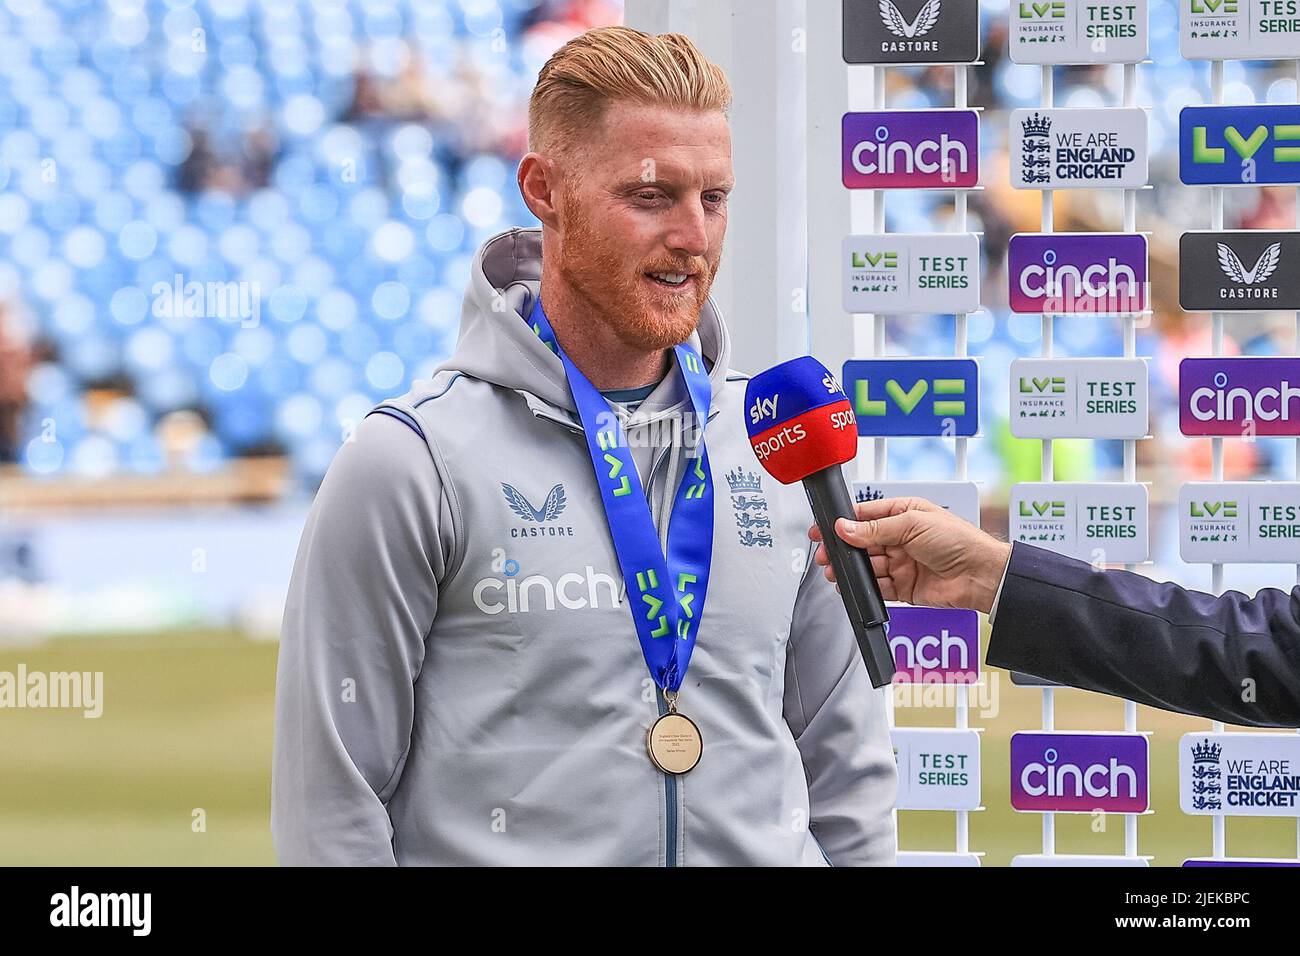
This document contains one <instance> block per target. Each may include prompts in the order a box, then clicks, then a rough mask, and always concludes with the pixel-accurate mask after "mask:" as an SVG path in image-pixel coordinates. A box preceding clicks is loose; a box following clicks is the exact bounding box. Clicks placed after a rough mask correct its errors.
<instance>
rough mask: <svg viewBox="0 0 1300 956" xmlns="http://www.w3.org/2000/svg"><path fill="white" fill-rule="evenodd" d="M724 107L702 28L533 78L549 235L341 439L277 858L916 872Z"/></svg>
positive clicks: (310, 574) (311, 544)
mask: <svg viewBox="0 0 1300 956" xmlns="http://www.w3.org/2000/svg"><path fill="white" fill-rule="evenodd" d="M729 103H730V90H729V87H728V85H727V82H726V78H725V77H724V76H723V74H722V72H721V70H719V69H718V68H717V67H716V66H715V65H713V64H711V63H709V62H708V61H707V60H705V59H704V57H703V56H701V55H700V53H699V51H698V50H697V49H696V48H695V47H694V46H693V45H692V44H691V42H690V41H689V40H688V39H687V38H685V37H683V36H680V35H677V34H664V35H661V36H651V35H649V34H645V33H641V32H639V31H636V30H630V29H627V28H622V27H612V28H602V29H597V30H591V31H588V32H587V33H585V34H583V35H581V36H579V37H577V38H576V39H574V40H573V41H571V42H570V43H568V44H566V45H565V46H564V47H562V48H561V49H560V50H559V51H557V52H556V53H555V54H554V56H552V57H551V59H550V60H549V61H548V62H547V63H546V65H545V66H544V67H543V68H542V70H541V73H540V75H539V79H538V83H537V87H536V89H535V90H534V92H533V95H532V100H531V102H530V108H529V147H530V151H529V152H528V154H527V155H526V156H524V158H523V160H522V162H521V163H520V165H519V169H518V186H519V189H520V191H521V194H522V196H523V198H524V200H525V202H526V203H527V205H528V207H529V209H530V210H531V211H532V212H533V214H534V215H535V216H536V217H537V219H538V220H539V221H540V222H541V226H540V227H539V228H515V229H510V230H507V231H506V232H503V233H500V234H498V235H496V236H493V237H491V238H490V239H488V240H487V241H486V242H485V243H484V244H483V245H482V246H481V247H480V249H479V250H478V253H477V255H476V256H475V258H474V262H473V265H472V267H471V269H470V277H469V282H468V286H467V289H466V294H465V300H464V305H463V309H462V316H461V327H460V334H459V337H458V339H457V344H456V349H455V352H454V354H453V355H452V356H451V357H450V358H449V359H448V360H447V361H445V362H444V363H443V364H442V365H441V366H439V367H438V369H437V370H436V372H435V373H434V375H433V377H432V378H431V379H429V380H422V381H417V382H415V383H414V384H413V386H412V388H411V390H410V391H409V392H408V393H407V394H405V395H403V396H402V397H401V398H397V399H392V400H388V401H384V402H381V403H380V404H379V405H378V406H376V408H375V409H374V410H373V411H372V412H371V414H370V415H369V416H368V417H367V418H366V419H365V421H364V422H363V423H362V424H361V425H360V426H359V427H358V429H357V430H356V432H355V434H354V436H353V438H352V440H350V441H348V442H345V443H344V445H343V447H342V448H341V449H340V451H339V453H338V455H337V456H336V457H335V460H334V462H333V463H332V465H331V466H330V469H329V472H328V474H327V475H326V477H325V480H324V483H323V484H322V486H321V488H320V491H319V493H318V495H317V497H316V501H315V502H314V504H313V507H312V511H311V514H310V516H309V518H308V521H307V526H306V529H305V530H304V532H303V537H302V541H301V543H300V545H299V548H298V554H297V559H296V561H295V565H294V573H293V580H292V582H291V585H290V591H289V595H288V600H287V604H286V608H285V617H284V625H283V634H282V641H281V649H280V662H279V672H278V676H277V693H276V730H275V733H276V737H275V757H274V772H273V783H272V821H271V823H272V832H273V835H274V837H275V842H276V848H277V852H278V854H279V857H280V860H281V862H283V863H291V864H360V865H366V864H372V865H380V864H387V865H393V864H400V865H405V864H454V865H554V864H563V865H644V866H676V865H813V866H823V865H827V864H834V865H841V864H847V865H852V864H890V863H893V862H894V860H895V847H896V834H895V825H894V821H893V816H892V813H891V810H892V807H893V803H894V797H895V793H896V786H897V778H896V770H895V765H894V759H893V753H892V749H891V747H890V743H889V736H888V729H887V725H886V718H885V710H884V700H883V693H882V692H879V691H874V690H873V689H872V688H871V685H870V681H869V679H868V677H867V674H866V669H865V667H864V665H863V663H862V660H861V657H860V655H859V652H858V650H857V646H856V643H855V641H854V638H853V634H852V630H851V627H850V625H849V622H848V619H847V617H846V616H845V614H844V610H843V606H842V604H841V603H840V600H839V597H838V595H837V594H836V592H835V589H834V587H833V585H831V584H830V582H828V581H827V580H826V579H825V578H824V577H823V576H822V575H821V574H820V573H819V571H818V569H817V567H816V565H815V564H814V563H813V561H812V555H811V551H810V549H809V548H808V547H807V538H806V533H805V529H806V528H807V526H808V523H809V521H810V520H811V513H810V510H809V507H808V503H807V499H806V497H805V496H804V494H803V492H802V489H800V488H799V487H798V486H784V485H779V484H776V483H774V482H772V481H771V479H770V478H768V477H767V476H766V475H765V474H764V473H763V470H762V469H761V468H760V467H759V466H758V463H757V460H756V459H755V457H754V453H753V451H752V449H751V448H750V445H749V441H748V437H747V435H746V432H745V429H744V427H743V422H742V416H743V414H744V409H743V405H744V392H745V383H746V379H747V378H748V376H747V375H745V374H743V373H740V372H736V371H735V370H732V369H730V368H728V358H729V355H730V336H729V332H728V330H727V327H726V325H725V324H724V322H723V319H722V316H721V314H720V312H719V311H718V308H717V306H716V305H715V303H714V302H713V301H712V299H711V298H710V297H709V289H710V287H711V285H712V282H713V278H714V276H715V274H716V273H717V269H718V264H719V262H720V260H721V256H722V248H723V239H724V235H725V231H726V223H727V202H728V193H729V192H730V190H731V188H732V186H733V173H732V167H731V142H730V133H729V130H728V127H727V117H726V111H727V108H728V106H729ZM670 519H671V520H670Z"/></svg>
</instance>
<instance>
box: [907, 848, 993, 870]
mask: <svg viewBox="0 0 1300 956" xmlns="http://www.w3.org/2000/svg"><path fill="white" fill-rule="evenodd" d="M898 865H899V866H979V865H980V855H979V854H978V853H945V852H943V851H941V850H899V851H898Z"/></svg>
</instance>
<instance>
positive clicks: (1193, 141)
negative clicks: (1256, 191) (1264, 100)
mask: <svg viewBox="0 0 1300 956" xmlns="http://www.w3.org/2000/svg"><path fill="white" fill-rule="evenodd" d="M1178 175H1179V178H1181V179H1182V181H1183V182H1184V183H1186V184H1187V185H1189V186H1267V185H1270V184H1271V185H1282V184H1289V183H1296V184H1300V105H1296V106H1292V105H1284V106H1283V105H1270V106H1184V107H1183V109H1182V111H1181V112H1180V113H1179V114H1178Z"/></svg>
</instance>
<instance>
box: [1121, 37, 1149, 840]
mask: <svg viewBox="0 0 1300 956" xmlns="http://www.w3.org/2000/svg"><path fill="white" fill-rule="evenodd" d="M1123 70H1124V92H1123V99H1122V105H1123V106H1124V107H1126V108H1131V107H1132V106H1133V104H1134V101H1135V98H1136V93H1137V64H1136V63H1125V64H1124V65H1123ZM1137 194H1138V191H1137V190H1136V189H1126V190H1124V231H1125V232H1137ZM1150 281H1151V278H1150V276H1148V277H1147V288H1148V289H1150ZM1145 299H1146V297H1145V296H1144V304H1145V305H1146V307H1147V309H1148V310H1150V309H1151V307H1152V306H1151V303H1150V302H1148V301H1145ZM1148 314H1150V313H1148ZM1123 321H1124V357H1125V358H1128V359H1132V358H1137V317H1136V316H1135V315H1133V313H1132V312H1128V313H1126V314H1125V315H1124V319H1123ZM1124 481H1125V482H1126V483H1127V484H1135V483H1136V482H1137V439H1135V438H1126V439H1124ZM1150 520H1151V518H1150V513H1149V510H1148V515H1147V523H1148V525H1149V524H1150ZM1148 547H1149V544H1148ZM1124 567H1125V569H1126V570H1129V571H1132V570H1134V569H1135V568H1136V565H1133V564H1125V565H1124ZM1137 729H1138V726H1137V704H1136V703H1134V702H1133V701H1131V700H1126V701H1124V730H1125V732H1126V733H1137ZM1124 855H1125V856H1137V855H1138V815H1137V814H1136V813H1126V814H1124Z"/></svg>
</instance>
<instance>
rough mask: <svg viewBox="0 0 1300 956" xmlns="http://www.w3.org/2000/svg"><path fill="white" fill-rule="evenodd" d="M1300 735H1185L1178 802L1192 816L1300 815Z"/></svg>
mask: <svg viewBox="0 0 1300 956" xmlns="http://www.w3.org/2000/svg"><path fill="white" fill-rule="evenodd" d="M1297 796H1300V736H1297V735H1296V734H1242V733H1230V734H1204V733H1201V734H1195V733H1193V734H1184V735H1183V739H1182V742H1181V743H1180V744H1179V746H1178V801H1179V804H1180V805H1181V807H1182V810H1183V813H1186V814H1190V815H1192V816H1208V815H1213V814H1219V813H1223V814H1228V815H1230V816H1255V817H1297V816H1300V801H1297V799H1296V798H1297Z"/></svg>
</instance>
